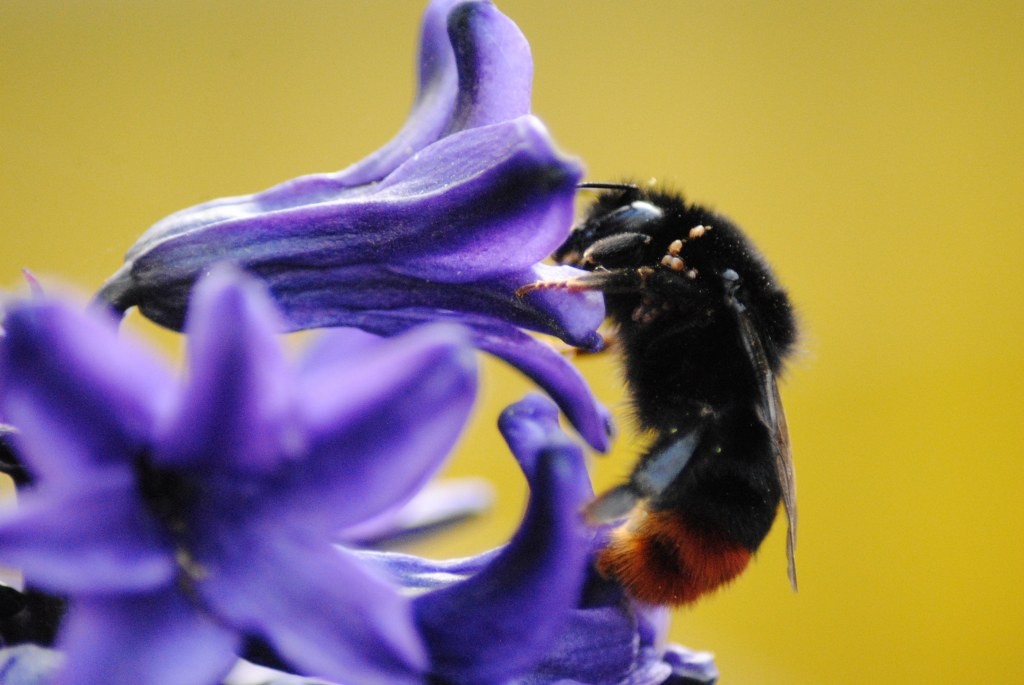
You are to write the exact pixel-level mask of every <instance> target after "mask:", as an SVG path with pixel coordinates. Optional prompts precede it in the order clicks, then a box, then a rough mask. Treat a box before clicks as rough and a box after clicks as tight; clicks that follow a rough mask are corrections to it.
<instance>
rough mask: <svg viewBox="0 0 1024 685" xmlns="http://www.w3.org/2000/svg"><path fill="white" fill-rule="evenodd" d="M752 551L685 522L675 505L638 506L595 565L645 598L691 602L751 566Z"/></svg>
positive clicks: (613, 535) (636, 595) (669, 602)
mask: <svg viewBox="0 0 1024 685" xmlns="http://www.w3.org/2000/svg"><path fill="white" fill-rule="evenodd" d="M750 557H751V551H750V550H749V549H747V548H745V547H742V546H740V545H736V544H732V543H729V542H727V541H725V540H722V539H720V538H716V537H714V536H711V535H707V534H702V533H700V532H698V531H696V530H695V529H694V528H692V527H690V526H687V525H686V522H685V521H684V520H682V519H681V518H680V517H679V515H678V514H674V513H673V512H671V511H664V512H650V511H644V510H643V509H638V510H637V511H636V513H634V515H633V516H632V517H630V520H629V522H627V523H626V524H625V525H623V526H622V527H621V528H619V529H618V530H616V531H615V532H614V533H613V534H612V539H611V541H610V542H609V544H608V546H607V547H606V548H605V549H604V550H602V551H601V554H600V556H599V557H598V560H597V567H598V570H600V571H601V573H603V574H605V575H607V576H612V577H614V578H616V579H617V580H618V581H619V582H621V583H622V584H623V585H624V586H625V587H626V589H627V590H628V591H629V592H630V593H631V594H632V595H633V596H634V597H635V598H636V599H638V600H640V601H641V602H647V603H649V604H691V603H692V602H694V601H696V600H697V598H699V597H701V596H702V595H705V594H707V593H709V592H712V591H713V590H715V589H717V588H718V587H719V586H721V585H724V584H725V583H728V582H729V581H731V580H732V579H734V578H735V577H736V576H738V575H739V574H740V573H742V572H743V569H745V568H746V567H747V564H748V563H749V562H750Z"/></svg>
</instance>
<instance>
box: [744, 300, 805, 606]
mask: <svg viewBox="0 0 1024 685" xmlns="http://www.w3.org/2000/svg"><path fill="white" fill-rule="evenodd" d="M737 311H738V314H739V317H738V318H739V321H740V337H741V338H742V339H743V347H744V348H745V349H746V351H747V354H748V355H749V356H750V360H751V361H752V362H753V364H754V370H755V372H756V373H757V377H758V387H759V389H760V393H761V402H760V404H759V409H760V412H761V418H762V419H763V420H764V422H765V425H766V426H768V429H769V430H770V431H771V435H772V449H773V451H774V453H775V475H776V477H777V478H778V479H779V485H780V486H781V487H782V506H783V508H784V509H785V511H786V522H787V523H788V526H787V533H786V558H787V560H788V562H789V569H788V571H789V582H790V585H792V586H793V589H794V590H796V587H797V584H796V558H795V554H796V522H797V513H796V476H795V474H794V471H793V451H792V449H791V447H790V444H789V426H788V424H787V423H786V412H785V411H784V410H783V409H782V399H781V398H780V397H779V385H778V383H776V382H775V374H774V373H772V369H771V366H769V364H768V357H767V356H766V355H765V353H764V346H763V345H762V344H761V338H760V336H759V335H758V334H757V331H756V330H754V324H753V323H752V322H751V321H750V317H748V316H747V313H746V311H743V310H742V309H738V310H737Z"/></svg>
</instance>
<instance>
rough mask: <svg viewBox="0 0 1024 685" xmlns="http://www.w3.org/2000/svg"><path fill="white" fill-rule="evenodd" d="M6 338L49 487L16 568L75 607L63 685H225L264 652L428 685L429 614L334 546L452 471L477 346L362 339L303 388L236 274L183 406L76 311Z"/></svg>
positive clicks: (108, 329)
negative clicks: (255, 650) (259, 646)
mask: <svg viewBox="0 0 1024 685" xmlns="http://www.w3.org/2000/svg"><path fill="white" fill-rule="evenodd" d="M4 328H5V330H6V335H5V337H4V338H3V339H2V341H0V411H2V413H3V415H4V416H5V417H6V418H7V419H8V420H9V421H10V422H11V423H13V424H14V425H16V426H17V428H18V432H17V433H15V434H14V435H13V440H14V446H15V449H16V451H17V452H18V454H19V456H20V457H22V458H23V459H24V460H25V462H26V463H27V465H28V467H29V468H30V469H31V471H32V472H33V475H34V477H35V482H36V487H34V488H33V489H31V490H28V491H27V492H24V493H23V494H22V496H21V497H20V502H19V507H18V508H17V509H16V510H14V511H12V512H9V513H7V514H6V515H5V516H4V517H3V518H2V519H0V559H2V561H3V562H4V563H5V564H8V565H13V566H17V567H20V568H22V569H23V571H24V573H25V576H26V579H27V580H28V581H29V582H31V583H32V584H34V585H35V586H37V587H40V588H43V589H46V590H49V591H52V592H56V593H60V594H64V595H67V596H69V597H70V598H71V608H70V610H69V614H68V616H67V618H66V619H65V623H64V625H63V627H62V630H61V633H60V636H59V646H60V647H61V648H62V649H63V650H64V651H65V652H66V656H67V667H66V669H65V673H64V680H63V681H62V682H65V683H71V684H74V683H98V682H103V683H133V684H145V683H160V684H161V685H174V684H175V683H183V684H184V683H210V682H214V680H215V679H216V678H217V677H218V676H220V675H223V673H224V672H225V671H226V670H227V669H228V668H229V667H230V666H231V665H232V663H233V662H234V661H235V659H236V656H235V655H236V654H237V652H238V649H239V645H240V643H241V640H242V639H243V638H244V637H246V636H255V637H258V638H260V639H262V640H264V641H265V642H267V643H269V644H271V645H273V647H274V648H275V649H276V650H277V651H278V653H280V654H281V655H282V656H283V657H284V658H286V659H288V660H289V662H291V663H294V664H296V665H297V666H298V667H300V668H302V669H304V670H305V671H307V672H310V673H317V674H319V675H323V676H327V677H331V678H333V679H337V680H338V681H340V682H344V683H346V685H347V684H349V683H360V682H363V683H376V682H389V683H409V682H421V681H422V674H423V673H424V672H425V671H426V670H427V669H428V652H427V650H426V649H425V647H424V640H423V638H422V637H421V635H420V629H419V628H418V618H417V613H416V611H415V610H414V607H413V605H412V603H411V601H410V600H409V599H408V598H406V597H404V596H402V595H401V594H399V593H398V592H396V588H395V587H394V585H393V583H391V582H390V581H389V580H388V579H387V578H386V577H384V575H383V574H381V573H380V572H378V571H376V570H374V569H372V568H369V567H368V566H367V564H365V563H364V562H362V561H360V560H359V559H358V558H357V557H355V556H354V555H353V553H351V552H349V551H346V550H343V549H340V548H337V547H335V546H334V545H333V544H332V541H333V540H334V538H335V535H336V533H337V531H338V530H340V529H343V528H345V527H346V526H349V525H352V524H356V523H359V522H361V521H363V520H366V519H369V518H371V517H373V516H374V515H377V514H379V513H380V512H382V511H384V510H386V509H388V508H389V507H391V506H394V504H395V503H396V502H399V501H402V500H404V499H406V498H408V497H409V496H411V494H412V493H413V492H415V491H416V490H417V489H418V488H419V487H420V486H421V485H422V484H423V483H424V481H425V480H426V479H427V478H428V477H429V476H430V474H432V473H433V472H434V471H435V470H436V467H437V466H438V465H439V464H440V462H441V461H442V460H443V458H444V457H445V456H446V455H447V453H448V451H449V449H450V448H451V446H452V444H453V442H454V441H455V439H456V437H457V435H458V434H459V432H460V430H461V428H462V425H463V422H464V420H465V418H466V415H467V413H468V411H469V409H470V406H471V404H472V400H473V397H474V394H475V370H474V365H473V362H472V355H471V353H470V351H469V348H468V347H467V346H466V345H465V340H464V337H463V336H462V335H461V333H460V331H459V330H457V329H455V328H451V327H444V326H432V327H424V328H420V329H418V330H416V331H413V332H410V333H408V334H406V335H402V336H398V337H395V338H393V339H390V340H380V339H377V338H374V337H372V336H369V335H368V334H365V333H361V332H358V331H353V332H352V335H351V336H348V339H347V341H345V340H342V339H340V338H337V337H336V338H335V341H334V348H333V349H332V351H331V353H330V354H324V353H319V354H313V355H311V356H310V357H308V358H307V359H305V360H303V362H302V363H300V364H299V365H298V368H293V367H292V365H291V364H289V363H288V362H287V361H286V359H285V358H284V356H283V354H282V351H281V348H280V346H279V343H278V341H277V340H276V338H275V335H274V334H275V332H276V331H277V330H279V329H280V322H279V321H278V320H277V316H276V312H275V311H274V310H273V307H272V305H271V304H270V301H269V300H268V299H267V297H266V295H265V294H264V292H263V290H262V287H261V286H259V284H258V283H256V282H254V281H252V280H251V279H248V278H244V277H242V276H241V275H240V274H238V273H237V272H235V271H234V270H233V269H226V268H218V269H215V270H214V271H213V273H212V274H211V275H209V276H208V277H207V278H205V279H204V280H203V281H202V282H201V283H200V284H199V285H198V287H197V288H196V292H195V295H194V299H193V301H192V307H191V310H190V314H189V321H188V323H187V326H186V328H187V330H188V332H189V334H190V336H189V364H188V369H187V374H186V378H185V380H184V381H183V382H182V383H181V384H177V383H175V382H174V380H173V379H172V376H171V375H170V374H169V373H168V371H167V370H166V369H165V368H164V367H163V366H162V365H160V364H159V363H158V362H157V361H155V360H154V359H153V358H152V357H151V356H150V355H149V354H148V353H147V352H146V351H145V350H142V349H140V348H139V347H137V346H136V345H135V344H133V343H132V342H131V341H130V340H126V339H123V338H118V337H117V335H116V332H115V326H114V324H113V322H112V321H109V320H107V319H106V318H103V319H102V320H101V319H98V318H96V317H94V316H89V315H87V314H85V313H83V312H80V311H78V310H76V309H75V308H73V307H71V306H69V305H67V304H64V303H61V302H59V301H53V300H49V299H45V298H40V299H35V300H32V301H29V302H27V303H21V304H18V305H15V306H14V307H13V308H12V309H10V310H9V311H8V313H7V318H6V320H5V321H4ZM425 408H429V410H428V411H425V410H424V409H425ZM185 664H187V667H186V668H183V665H185Z"/></svg>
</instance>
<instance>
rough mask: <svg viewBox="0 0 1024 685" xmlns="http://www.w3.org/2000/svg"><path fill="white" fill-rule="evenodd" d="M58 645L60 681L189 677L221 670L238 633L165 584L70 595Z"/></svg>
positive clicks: (71, 684)
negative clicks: (62, 655)
mask: <svg viewBox="0 0 1024 685" xmlns="http://www.w3.org/2000/svg"><path fill="white" fill-rule="evenodd" d="M59 646H60V647H62V648H63V649H64V650H65V652H66V654H67V662H66V664H65V667H64V669H63V674H62V677H61V678H60V680H59V682H60V683H61V684H62V685H95V683H133V685H194V684H195V683H213V682H217V680H218V679H219V678H220V677H222V676H223V675H225V674H226V673H227V672H228V670H229V669H230V668H231V665H232V664H233V663H234V662H235V661H236V660H237V657H236V656H235V650H236V649H237V646H238V637H237V635H236V633H235V632H234V631H232V630H228V629H226V628H224V627H223V626H222V625H220V624H219V623H217V622H216V621H214V620H212V619H210V618H207V617H206V616H204V615H203V614H202V613H200V612H198V611H196V609H195V606H194V605H193V604H192V603H191V601H190V600H189V599H188V598H186V597H185V595H183V594H182V593H181V592H179V591H177V590H176V589H168V590H166V591H163V592H155V593H150V594H133V595H120V596H118V595H115V596H100V597H81V598H79V599H77V600H76V601H75V603H74V605H73V606H72V608H71V610H70V612H69V615H68V618H67V621H66V624H65V628H64V630H63V632H62V633H61V636H60V645H59Z"/></svg>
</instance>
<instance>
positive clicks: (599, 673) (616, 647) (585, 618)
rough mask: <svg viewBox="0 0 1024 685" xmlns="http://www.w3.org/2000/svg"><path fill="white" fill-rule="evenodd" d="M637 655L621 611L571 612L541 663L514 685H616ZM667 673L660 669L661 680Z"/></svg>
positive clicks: (629, 624)
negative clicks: (560, 684)
mask: <svg viewBox="0 0 1024 685" xmlns="http://www.w3.org/2000/svg"><path fill="white" fill-rule="evenodd" d="M637 653H638V652H637V645H636V624H635V622H634V621H633V620H632V617H631V616H630V614H629V613H628V612H625V611H623V610H622V608H621V607H600V608H577V609H573V610H572V611H570V612H569V620H568V625H567V627H566V629H565V630H563V631H562V632H561V633H560V634H559V635H557V636H556V639H554V640H552V643H551V644H550V645H549V650H548V651H547V653H546V654H545V655H544V659H543V660H542V661H541V662H540V663H539V664H538V665H537V666H536V667H535V668H533V669H532V670H531V671H530V674H529V675H528V676H526V677H523V678H522V679H521V680H519V681H517V685H540V684H541V683H557V682H560V681H563V680H572V681H576V682H580V683H587V685H616V684H617V683H619V682H621V681H624V680H625V678H627V677H628V675H629V674H630V673H631V672H632V671H633V670H634V668H635V667H636V665H637ZM670 671H671V669H670V668H667V667H666V668H664V674H663V675H662V680H664V679H665V678H666V677H667V676H668V673H669V672H670ZM658 682H660V681H658Z"/></svg>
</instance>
